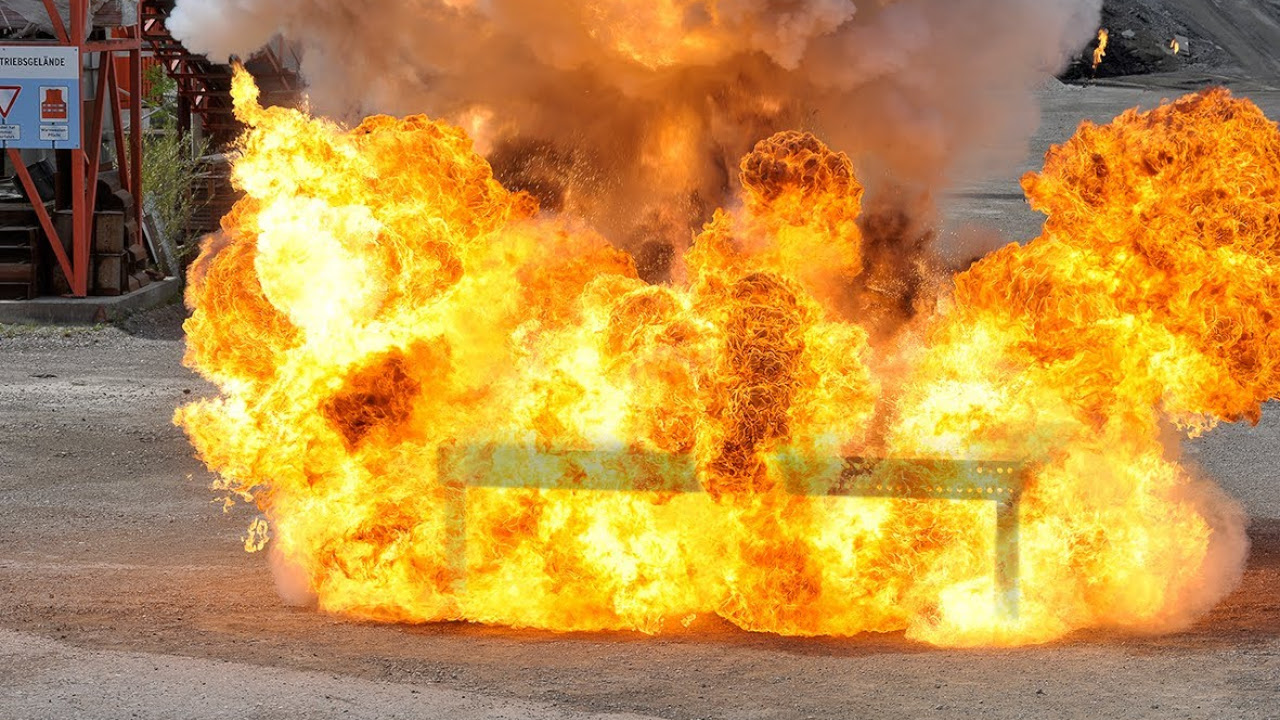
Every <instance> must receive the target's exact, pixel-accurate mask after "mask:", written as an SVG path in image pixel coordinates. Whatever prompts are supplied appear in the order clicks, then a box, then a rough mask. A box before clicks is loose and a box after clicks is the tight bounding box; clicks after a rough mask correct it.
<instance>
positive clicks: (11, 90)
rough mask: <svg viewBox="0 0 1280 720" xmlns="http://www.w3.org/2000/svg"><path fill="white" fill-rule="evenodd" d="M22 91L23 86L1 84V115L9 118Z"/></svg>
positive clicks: (6, 118)
mask: <svg viewBox="0 0 1280 720" xmlns="http://www.w3.org/2000/svg"><path fill="white" fill-rule="evenodd" d="M20 92H22V88H21V87H16V86H13V85H0V117H3V118H4V119H5V120H8V119H9V113H10V112H11V111H12V110H13V105H14V103H16V102H18V93H20Z"/></svg>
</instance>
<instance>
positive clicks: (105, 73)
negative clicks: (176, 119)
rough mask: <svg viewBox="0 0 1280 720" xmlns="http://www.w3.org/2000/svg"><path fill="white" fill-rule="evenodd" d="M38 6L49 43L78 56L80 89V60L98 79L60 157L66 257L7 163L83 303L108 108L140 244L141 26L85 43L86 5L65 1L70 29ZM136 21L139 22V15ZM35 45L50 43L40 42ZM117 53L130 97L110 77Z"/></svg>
mask: <svg viewBox="0 0 1280 720" xmlns="http://www.w3.org/2000/svg"><path fill="white" fill-rule="evenodd" d="M43 2H44V6H45V9H46V10H47V11H48V13H49V19H50V21H51V22H52V24H53V28H54V34H55V35H56V36H57V39H56V40H55V41H54V43H55V44H58V45H61V46H63V47H75V48H78V49H79V50H80V58H81V63H80V72H81V78H82V82H81V87H82V88H83V87H85V86H86V85H85V83H84V82H83V76H84V58H85V56H86V55H91V54H93V53H97V54H98V62H97V67H98V78H97V83H96V86H95V87H94V94H93V97H92V98H91V99H89V100H83V99H82V103H83V106H84V112H83V113H82V115H81V117H82V118H83V122H84V124H85V127H84V128H83V133H82V137H83V141H82V142H81V144H80V149H79V150H69V151H66V152H70V153H71V163H70V171H71V210H72V229H71V237H70V238H67V239H69V240H70V241H71V242H70V253H68V252H67V248H66V247H65V246H64V243H63V238H60V237H59V235H58V230H57V228H56V227H55V226H54V223H53V218H52V217H50V215H49V212H48V209H47V208H45V206H44V203H42V202H40V200H39V198H40V196H39V194H38V193H37V192H36V187H35V182H34V181H33V180H32V178H31V173H30V172H28V170H27V167H26V165H25V164H24V163H23V162H22V157H21V155H20V154H19V152H18V151H17V150H13V149H11V150H9V160H10V162H11V163H12V164H13V166H14V170H15V172H16V173H17V175H18V179H19V181H20V182H21V183H22V186H23V188H25V189H26V192H27V197H28V198H31V199H32V203H31V204H32V205H33V206H34V207H35V212H36V214H37V216H38V217H39V218H40V226H41V227H42V228H43V229H44V233H45V236H46V237H47V238H48V240H49V244H50V245H51V246H52V247H53V254H54V256H56V257H57V259H58V264H59V265H60V266H61V267H62V272H63V273H64V274H65V275H66V277H67V280H68V282H69V284H70V286H71V295H72V297H86V296H88V294H89V264H90V252H91V247H90V243H91V241H92V240H91V239H92V237H93V221H94V209H95V208H96V206H97V201H98V174H99V172H100V171H101V170H102V169H103V168H102V148H103V143H104V142H105V140H106V138H105V137H103V136H104V134H105V133H104V131H105V128H106V112H107V109H108V107H110V110H111V113H112V115H111V119H112V127H113V128H114V129H115V131H114V133H113V135H114V137H113V138H111V139H112V141H113V142H114V144H115V154H116V158H117V164H118V165H119V168H117V169H118V170H119V172H120V183H121V187H122V188H123V189H125V190H127V191H128V192H129V193H130V194H131V195H132V196H133V209H132V212H134V213H135V214H136V216H135V217H134V220H135V227H136V228H137V230H136V233H137V234H136V235H135V237H134V238H133V242H132V243H131V244H134V245H138V244H141V243H142V97H141V94H140V90H141V88H142V28H141V23H140V22H136V23H135V24H133V25H129V26H127V27H124V28H122V30H123V32H122V33H118V34H120V35H123V37H116V38H106V39H99V40H91V39H90V34H91V32H92V30H93V28H91V27H87V26H86V21H87V20H88V15H89V13H88V10H89V0H70V3H69V4H70V12H71V27H70V28H68V27H67V25H66V23H64V22H63V20H62V15H61V14H60V13H59V12H58V9H57V7H56V6H55V5H54V2H53V0H43ZM138 17H139V19H140V18H141V9H139V12H138ZM41 44H46V45H47V44H50V43H49V42H48V41H45V42H42V43H41ZM121 53H127V55H128V61H129V62H128V68H129V70H128V72H129V83H128V86H129V89H130V92H127V93H126V92H124V91H122V90H121V87H120V78H119V77H118V76H117V74H116V73H117V69H116V59H117V55H119V54H121ZM82 93H83V90H82ZM82 98H83V94H82ZM126 105H127V109H128V112H129V128H130V137H129V138H128V141H129V150H128V151H127V152H126V151H125V143H126V138H125V133H124V123H122V122H121V120H122V114H123V110H124V106H126Z"/></svg>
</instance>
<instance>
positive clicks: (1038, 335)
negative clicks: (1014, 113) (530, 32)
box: [176, 73, 1280, 645]
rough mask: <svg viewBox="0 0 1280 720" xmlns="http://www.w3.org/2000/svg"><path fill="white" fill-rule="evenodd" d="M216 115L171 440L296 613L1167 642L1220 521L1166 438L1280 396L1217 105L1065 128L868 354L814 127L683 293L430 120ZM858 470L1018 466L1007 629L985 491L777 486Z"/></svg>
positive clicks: (1259, 167)
mask: <svg viewBox="0 0 1280 720" xmlns="http://www.w3.org/2000/svg"><path fill="white" fill-rule="evenodd" d="M235 96H236V103H237V108H238V112H239V114H240V117H241V118H242V119H243V120H244V121H245V122H246V123H248V124H249V125H250V126H251V129H250V130H249V132H248V133H247V135H246V136H245V137H244V139H243V142H242V145H243V156H242V157H241V158H240V159H239V160H238V161H237V163H236V165H235V171H234V173H235V174H234V177H235V182H236V183H237V184H238V186H239V187H241V188H243V190H244V191H245V193H246V197H245V199H244V200H242V201H241V202H240V203H239V204H238V205H237V206H236V208H235V209H234V210H233V211H232V213H231V214H230V215H229V216H228V217H227V218H226V219H225V220H224V222H223V228H224V232H223V234H222V236H221V237H219V238H217V239H215V240H212V241H210V242H209V243H208V244H207V245H206V247H205V251H204V253H203V254H202V256H201V258H200V260H199V261H198V263H197V266H196V268H195V270H194V271H193V275H192V282H191V285H190V290H189V296H188V300H189V302H190V303H191V305H192V307H193V308H194V309H195V313H194V315H193V316H192V318H191V319H190V320H189V321H188V323H187V331H188V338H189V345H188V352H187V357H186V361H187V362H188V363H189V364H190V365H191V366H192V367H193V368H195V369H197V370H198V371H200V372H201V373H202V374H204V375H205V376H206V377H208V378H209V379H211V380H212V381H214V382H216V383H217V384H218V386H219V387H220V389H221V393H220V395H219V396H218V397H215V398H211V399H205V400H200V401H197V402H195V403H192V404H190V405H187V406H186V407H183V408H181V409H180V410H179V411H178V413H177V415H176V422H178V423H179V424H180V425H181V426H182V427H184V428H185V429H186V431H187V433H188V434H189V435H190V437H191V439H192V442H193V443H194V445H195V447H196V448H197V450H198V451H199V453H200V455H201V457H202V458H203V459H204V460H205V461H206V462H207V463H208V465H209V466H210V468H212V469H213V470H215V471H217V472H218V473H219V474H220V476H221V477H222V481H221V484H222V486H223V489H225V490H227V491H229V493H230V494H231V495H235V496H244V494H247V493H252V494H253V496H254V498H255V500H256V502H257V504H258V506H259V507H260V508H261V509H262V510H263V512H264V513H265V514H266V515H267V517H268V518H269V520H270V522H271V535H272V539H271V542H272V543H273V544H274V545H275V548H276V550H277V551H278V554H279V555H280V556H281V557H283V558H286V559H287V560H288V561H289V562H291V563H292V564H294V565H296V566H297V567H298V568H299V569H300V570H301V571H302V573H303V574H304V575H305V577H306V578H307V579H308V582H309V584H310V587H311V589H312V591H313V592H314V594H315V595H316V597H317V599H318V603H319V606H320V607H321V608H322V609H324V610H326V611H330V612H338V613H346V614H350V615H354V616H358V617H365V618H375V619H382V620H396V621H432V620H441V619H467V620H473V621H479V622H487V623H502V624H507V625H513V626H534V627H543V628H555V629H564V630H574V629H603V628H631V629H637V630H641V631H644V632H659V631H662V630H663V629H666V628H674V627H678V625H677V624H676V623H681V624H683V625H688V624H689V623H690V622H691V619H692V617H693V616H694V615H697V614H717V615H720V616H722V617H724V618H727V619H729V620H730V621H732V622H734V623H736V624H738V625H739V626H741V627H744V628H747V629H751V630H763V631H770V632H777V633H783V634H790V635H815V634H840V635H847V634H853V633H858V632H863V631H869V630H874V631H887V630H896V629H905V630H906V631H907V633H908V635H909V636H911V637H914V638H919V639H922V640H925V641H928V642H933V643H939V644H948V645H971V644H992V643H996V644H1015V643H1027V642H1041V641H1046V640H1049V639H1052V638H1055V637H1058V636H1061V635H1062V634H1064V633H1066V632H1068V631H1070V630H1072V629H1075V628H1080V627H1090V626H1100V625H1106V626H1120V627H1135V628H1144V629H1160V628H1169V627H1174V626H1176V625H1177V624H1179V623H1184V622H1186V621H1187V620H1189V619H1190V618H1192V617H1194V616H1195V615H1196V614H1197V613H1199V612H1202V611H1204V610H1205V609H1206V608H1207V607H1208V605H1209V604H1211V603H1212V602H1214V601H1215V600H1216V599H1217V597H1219V596H1220V594H1221V593H1222V592H1224V591H1225V590H1226V589H1227V588H1228V586H1229V584H1230V581H1229V578H1226V579H1224V578H1218V577H1215V573H1218V572H1221V570H1220V567H1223V566H1224V565H1223V564H1222V563H1221V561H1220V560H1221V556H1224V555H1225V556H1231V555H1232V554H1233V553H1234V555H1235V558H1234V559H1238V558H1239V555H1240V553H1242V552H1243V550H1242V547H1240V546H1234V547H1233V546H1230V542H1229V541H1230V540H1231V538H1230V536H1229V530H1230V523H1229V522H1227V521H1224V520H1223V518H1222V517H1221V516H1222V513H1223V507H1224V504H1223V502H1222V501H1221V500H1220V499H1218V498H1217V497H1216V496H1215V495H1214V493H1213V492H1212V490H1211V489H1207V488H1205V487H1203V486H1202V485H1200V484H1198V483H1197V482H1195V481H1193V479H1192V478H1191V476H1190V474H1189V473H1188V472H1187V471H1186V470H1185V469H1184V468H1183V467H1182V465H1181V464H1180V463H1179V462H1178V460H1177V458H1176V457H1172V456H1170V455H1169V453H1168V452H1167V450H1166V447H1165V445H1164V444H1163V443H1162V441H1161V436H1162V432H1163V431H1164V428H1165V426H1166V425H1167V424H1168V423H1169V422H1170V421H1173V422H1175V423H1177V424H1178V425H1180V426H1181V427H1183V428H1187V429H1191V430H1193V431H1202V430H1205V429H1208V428H1210V427H1211V426H1212V425H1213V424H1214V423H1216V422H1219V421H1230V420H1234V419H1237V418H1249V419H1255V420H1256V419H1257V417H1258V413H1259V407H1260V404H1261V403H1262V402H1263V401H1265V400H1266V399H1267V398H1270V397H1273V396H1275V395H1276V394H1277V392H1278V391H1280V314H1277V313H1276V311H1275V308H1276V307H1277V303H1276V300H1277V298H1280V262H1277V261H1278V260H1280V257H1278V255H1280V241H1278V240H1277V239H1278V238H1280V225H1277V220H1276V218H1280V132H1277V129H1276V127H1275V125H1274V124H1272V123H1270V122H1269V121H1267V120H1266V119H1265V117H1263V116H1262V114H1261V113H1260V112H1259V111H1258V109H1257V108H1256V107H1255V106H1253V105H1252V104H1251V103H1249V102H1248V101H1246V100H1236V99H1233V98H1231V97H1230V96H1229V95H1228V94H1227V93H1226V92H1225V91H1212V92H1207V93H1204V94H1201V95H1197V96H1192V97H1189V98H1185V99H1183V100H1180V101H1178V102H1176V103H1174V104H1170V105H1165V106H1162V107H1160V108H1158V109H1156V110H1154V111H1151V112H1149V113H1142V114H1139V113H1136V112H1129V113H1126V114H1125V115H1123V116H1122V117H1120V118H1118V119H1117V120H1116V121H1115V122H1114V123H1112V124H1111V125H1108V126H1102V127H1098V126H1094V125H1091V124H1088V123H1086V124H1084V125H1083V126H1082V127H1081V129H1080V131H1079V132H1078V134H1077V135H1076V137H1074V138H1073V139H1072V140H1071V141H1070V142H1068V143H1067V144H1065V145H1062V146H1059V147H1056V148H1054V149H1053V150H1052V151H1051V152H1050V153H1049V156H1048V158H1047V163H1046V167H1045V170H1044V171H1043V172H1041V173H1039V174H1031V175H1028V176H1027V177H1026V178H1025V179H1024V181H1023V184H1024V187H1025V188H1026V190H1027V193H1028V196H1029V197H1030V199H1031V202H1032V203H1033V205H1034V206H1035V207H1036V208H1037V209H1039V210H1041V211H1043V212H1045V213H1046V214H1047V215H1048V216H1049V217H1048V221H1047V223H1046V226H1045V231H1044V234H1043V235H1042V236H1041V237H1040V238H1038V239H1036V240H1035V241H1033V242H1031V243H1029V244H1027V245H1025V246H1018V245H1010V246H1009V247H1006V248H1004V249H1003V250H1000V251H999V252H997V253H995V254H993V255H992V256H990V257H988V258H986V259H985V260H983V261H982V262H980V263H979V264H978V265H976V266H975V267H973V268H972V269H971V270H970V271H968V272H967V273H965V274H963V275H961V276H959V277H958V278H957V279H956V281H955V291H954V294H953V295H952V296H951V298H950V299H948V300H946V301H944V302H943V303H942V304H941V305H940V307H939V308H938V310H937V312H936V313H935V314H934V316H933V317H932V318H929V319H927V320H926V321H922V322H921V323H919V325H918V326H917V327H913V328H910V329H908V330H907V331H906V335H905V336H904V337H902V338H900V339H899V341H898V342H897V343H896V344H895V348H896V349H894V350H892V351H890V350H882V349H874V348H873V347H872V346H871V344H870V343H869V341H868V334H867V332H866V331H865V330H863V329H862V327H860V326H859V324H858V322H857V318H851V317H847V316H846V315H845V314H844V312H843V311H842V310H841V308H842V307H844V306H845V305H846V304H844V303H842V302H841V298H842V290H843V289H844V288H846V287H848V285H849V283H850V281H851V279H853V278H855V277H857V276H858V275H859V274H860V273H862V271H863V259H862V255H861V251H860V249H861V234H860V231H859V227H858V224H857V218H858V215H859V213H860V211H861V202H860V201H861V195H862V187H861V185H860V184H859V183H858V181H857V179H856V177H855V176H854V172H853V166H852V164H851V163H850V161H849V159H848V158H847V157H845V156H844V155H842V154H839V153H835V152H833V151H831V150H830V149H828V148H827V147H826V146H824V145H823V144H822V143H821V142H819V141H818V140H817V139H815V138H814V137H812V136H810V135H807V134H802V133H781V134H779V135H777V136H774V137H773V138H770V139H768V140H765V141H762V142H761V143H760V144H758V145H757V146H756V148H755V150H754V151H753V152H752V153H751V154H749V155H748V156H747V157H746V158H745V159H744V160H743V163H742V176H741V177H742V187H743V197H742V204H741V207H740V208H739V209H737V210H733V211H728V210H721V211H719V212H717V213H716V215H715V217H714V219H713V220H712V221H711V222H710V223H709V224H708V225H707V227H706V228H705V229H704V231H703V232H702V233H701V234H700V235H699V236H698V237H697V238H696V240H695V242H694V245H693V248H692V249H691V250H690V252H689V253H688V254H687V256H686V258H685V262H686V265H687V268H688V280H687V282H685V283H682V284H681V285H678V286H651V285H647V284H645V283H644V282H642V281H640V280H638V279H637V277H636V273H635V269H634V267H633V265H632V263H631V260H630V258H629V257H628V256H627V255H625V254H624V253H621V252H619V251H617V250H615V249H613V248H612V247H610V245H609V244H608V243H607V242H606V241H605V240H604V239H603V238H601V237H600V236H598V235H596V234H595V233H593V232H591V231H590V230H588V229H586V228H583V227H581V226H579V225H578V224H575V222H574V221H572V220H570V219H565V218H549V217H544V216H541V215H539V213H538V210H537V207H536V206H535V203H534V202H533V201H532V200H531V199H530V198H529V197H528V196H526V195H524V194H520V193H511V192H509V191H507V190H505V189H504V188H503V187H501V186H500V185H499V184H498V183H497V182H495V181H494V179H493V177H492V175H491V172H490V169H489V167H488V165H487V164H486V163H485V161H484V160H483V159H482V158H481V157H479V156H478V155H477V154H476V153H475V152H474V151H473V150H472V148H471V144H470V142H469V140H468V139H467V137H466V136H465V135H464V134H463V133H462V132H461V131H460V130H458V129H456V128H452V127H449V126H446V125H443V124H441V123H438V122H434V121H431V120H428V119H426V118H424V117H411V118H406V119H403V120H395V119H392V118H387V117H375V118H370V119H368V120H366V121H365V122H364V123H363V124H362V125H360V126H359V127H357V128H354V129H350V130H347V129H344V128H342V127H340V126H338V125H336V124H334V123H331V122H329V121H326V120H322V119H311V118H308V117H306V116H305V115H303V114H301V113H299V112H297V111H293V110H287V109H279V108H273V109H263V108H261V107H259V106H258V104H257V99H256V88H254V87H253V84H252V81H251V79H250V78H248V76H246V75H245V74H243V73H240V74H238V75H237V77H236V80H235ZM888 352H892V353H894V357H892V358H886V357H883V356H882V355H883V354H884V353H888ZM904 368H905V369H904ZM889 388H892V390H890V389H889ZM486 447H487V448H493V447H501V448H511V449H513V450H512V451H511V452H507V453H505V454H504V453H503V452H493V451H487V450H480V451H478V452H479V453H480V454H479V455H476V456H475V457H477V458H479V461H478V464H475V465H473V466H472V468H471V469H472V470H476V472H478V473H479V474H481V475H484V476H485V481H484V482H483V483H480V484H482V485H486V487H474V486H473V487H470V488H467V487H466V483H465V482H463V481H461V480H459V478H458V472H457V471H456V470H449V469H448V468H449V467H451V466H450V465H449V461H450V459H457V458H459V457H464V458H465V457H467V454H468V453H470V452H473V450H474V449H475V448H486ZM600 449H607V450H608V452H603V453H596V454H591V451H595V450H600ZM572 452H579V453H583V452H585V453H587V454H586V455H582V456H581V457H584V458H587V459H584V460H581V461H580V462H576V463H570V462H567V461H566V460H565V458H566V457H568V456H567V455H566V453H572ZM860 453H861V454H880V455H888V456H893V457H906V458H909V457H932V458H953V459H971V460H983V459H999V458H1014V459H1020V458H1030V459H1037V460H1039V461H1040V464H1039V465H1038V466H1037V468H1036V469H1035V470H1034V472H1033V475H1032V477H1031V478H1030V480H1029V482H1028V484H1027V486H1026V488H1025V493H1024V496H1023V499H1022V503H1021V517H1020V518H1019V523H1020V527H1021V540H1020V542H1021V565H1020V566H1021V571H1020V576H1019V579H1018V581H1019V593H1020V596H1021V597H1020V602H1019V605H1018V612H1017V614H1016V615H1013V614H1010V613H1008V612H1007V611H1006V610H1002V609H1001V608H1000V607H999V605H998V604H996V603H993V602H992V598H993V596H994V594H995V591H996V589H997V588H996V586H995V583H996V580H995V574H996V573H995V570H996V568H995V560H994V555H993V552H992V543H993V539H992V538H993V536H994V535H995V533H996V531H997V518H996V513H994V512H993V510H992V506H991V504H990V503H987V502H979V501H977V500H969V499H951V500H920V499H903V498H896V497H878V498H866V497H823V496H817V495H804V494H795V493H793V492H790V491H789V490H788V488H787V477H795V476H799V477H800V478H801V479H802V481H804V482H813V483H818V484H821V482H823V480H822V479H823V478H830V477H832V475H833V473H837V472H838V471H839V467H840V465H841V461H840V458H841V457H842V456H846V455H853V454H860ZM463 474H465V472H464V473H463ZM547 478H550V482H541V481H538V482H535V480H538V479H543V480H545V479H547ZM934 480H936V483H937V485H938V488H937V489H938V490H939V491H941V490H944V487H943V486H944V485H945V486H954V485H955V484H956V483H958V482H960V480H959V479H958V478H956V477H943V476H938V477H936V478H934ZM931 484H932V483H931ZM605 485H607V486H610V487H625V488H630V491H626V492H606V491H599V490H593V489H590V488H592V487H598V486H605ZM697 490H702V491H704V492H696V491H697ZM989 491H990V490H989ZM984 499H985V498H984ZM265 537H266V528H265V526H261V527H259V526H257V525H255V528H254V531H253V533H252V534H251V539H261V540H265ZM255 543H256V540H255ZM1206 588H1211V590H1206Z"/></svg>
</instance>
